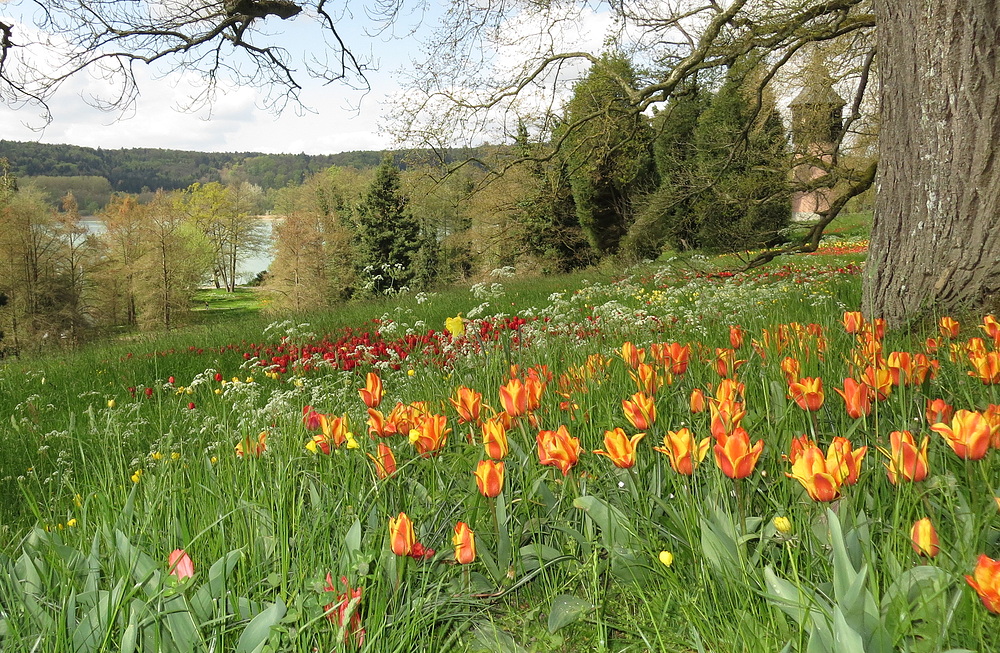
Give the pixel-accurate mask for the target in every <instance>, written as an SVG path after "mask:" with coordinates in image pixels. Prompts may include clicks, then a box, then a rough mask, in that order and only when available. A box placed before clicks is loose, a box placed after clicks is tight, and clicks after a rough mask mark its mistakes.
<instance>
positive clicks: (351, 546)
mask: <svg viewBox="0 0 1000 653" xmlns="http://www.w3.org/2000/svg"><path fill="white" fill-rule="evenodd" d="M344 546H345V547H346V548H347V551H348V553H349V554H351V555H352V556H353V555H354V553H356V552H358V551H360V550H361V520H360V519H358V518H357V517H355V518H354V523H353V524H351V528H350V529H349V530H348V531H347V535H346V536H345V537H344Z"/></svg>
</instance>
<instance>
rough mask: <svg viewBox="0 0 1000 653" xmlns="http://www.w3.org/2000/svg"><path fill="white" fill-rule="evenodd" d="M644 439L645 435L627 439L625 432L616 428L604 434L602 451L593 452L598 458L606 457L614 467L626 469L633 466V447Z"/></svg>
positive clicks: (641, 434)
mask: <svg viewBox="0 0 1000 653" xmlns="http://www.w3.org/2000/svg"><path fill="white" fill-rule="evenodd" d="M644 437H646V434H645V433H637V434H636V435H633V436H632V437H631V438H629V437H628V436H627V435H625V431H623V430H622V429H620V428H616V429H614V430H611V431H605V432H604V449H605V450H597V451H594V453H596V454H597V455H599V456H607V457H608V458H610V459H611V462H613V463H614V464H615V466H616V467H621V468H622V469H627V468H629V467H633V466H635V445H637V444H638V443H639V440H642V439H643V438H644Z"/></svg>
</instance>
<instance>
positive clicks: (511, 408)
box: [500, 379, 528, 417]
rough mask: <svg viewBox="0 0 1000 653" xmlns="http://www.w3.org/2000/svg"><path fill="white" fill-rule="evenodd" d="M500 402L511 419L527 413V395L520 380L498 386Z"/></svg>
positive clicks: (512, 380)
mask: <svg viewBox="0 0 1000 653" xmlns="http://www.w3.org/2000/svg"><path fill="white" fill-rule="evenodd" d="M500 402H501V403H502V404H503V407H504V410H505V411H506V412H507V414H508V415H510V416H511V417H520V416H521V415H524V414H525V413H526V412H528V393H527V391H526V390H525V387H524V384H523V383H522V382H521V379H511V380H510V381H508V382H507V383H506V384H505V385H502V386H500Z"/></svg>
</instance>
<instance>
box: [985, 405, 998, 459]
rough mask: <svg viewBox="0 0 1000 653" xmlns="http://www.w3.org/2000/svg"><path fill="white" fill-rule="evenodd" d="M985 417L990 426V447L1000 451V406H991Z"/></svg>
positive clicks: (987, 408)
mask: <svg viewBox="0 0 1000 653" xmlns="http://www.w3.org/2000/svg"><path fill="white" fill-rule="evenodd" d="M983 416H984V417H985V418H986V421H987V422H988V423H989V425H990V446H991V447H993V448H994V449H1000V404H989V405H987V406H986V410H984V411H983Z"/></svg>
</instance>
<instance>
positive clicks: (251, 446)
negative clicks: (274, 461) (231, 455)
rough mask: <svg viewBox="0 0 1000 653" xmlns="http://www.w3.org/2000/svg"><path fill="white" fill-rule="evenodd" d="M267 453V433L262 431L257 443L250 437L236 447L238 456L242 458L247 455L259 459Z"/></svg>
mask: <svg viewBox="0 0 1000 653" xmlns="http://www.w3.org/2000/svg"><path fill="white" fill-rule="evenodd" d="M265 451H267V431H261V432H260V433H259V434H258V435H257V441H256V442H254V440H253V438H251V437H250V436H249V435H248V436H246V437H245V438H243V439H242V440H240V442H239V443H238V444H237V445H236V455H237V456H239V457H240V458H242V457H243V456H244V455H246V454H250V455H253V456H255V457H258V458H259V457H260V455H261V454H263V453H264V452H265Z"/></svg>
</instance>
